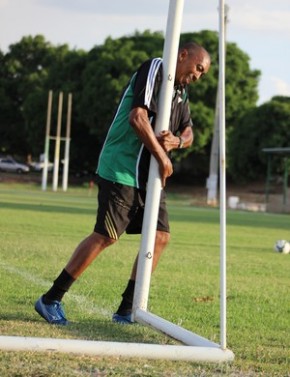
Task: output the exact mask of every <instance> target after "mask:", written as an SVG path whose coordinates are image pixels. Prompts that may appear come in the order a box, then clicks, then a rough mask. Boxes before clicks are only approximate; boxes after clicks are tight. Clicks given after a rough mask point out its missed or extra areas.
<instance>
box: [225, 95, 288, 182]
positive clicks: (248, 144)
mask: <svg viewBox="0 0 290 377" xmlns="http://www.w3.org/2000/svg"><path fill="white" fill-rule="evenodd" d="M289 140H290V97H281V96H277V97H273V98H272V99H271V101H269V102H266V103H265V104H263V105H261V106H259V107H257V108H252V109H251V110H250V111H248V112H247V113H246V114H245V115H244V116H243V117H241V118H240V120H239V122H238V124H237V127H235V128H234V129H233V130H232V132H231V134H230V136H229V154H230V159H229V166H228V170H229V172H230V174H231V176H232V177H233V178H234V179H235V180H236V181H241V180H242V181H248V180H251V179H257V178H261V177H264V176H265V174H266V155H265V153H263V152H262V149H263V148H276V147H279V148H283V147H289ZM280 163H281V159H278V160H277V161H275V162H273V170H276V172H279V171H280V170H281V166H280Z"/></svg>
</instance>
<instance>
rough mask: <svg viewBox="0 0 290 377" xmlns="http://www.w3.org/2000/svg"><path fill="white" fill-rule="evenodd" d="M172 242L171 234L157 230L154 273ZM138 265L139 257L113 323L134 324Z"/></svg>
mask: <svg viewBox="0 0 290 377" xmlns="http://www.w3.org/2000/svg"><path fill="white" fill-rule="evenodd" d="M169 240H170V233H168V232H162V231H160V230H157V232H156V238H155V247H154V257H153V263H152V273H153V272H154V271H155V269H156V267H157V264H158V262H159V259H160V256H161V254H162V253H163V251H164V249H165V247H166V245H167V244H168V242H169ZM137 264H138V255H137V257H136V259H135V262H134V265H133V268H132V271H131V276H130V280H129V281H128V285H127V287H126V289H125V291H124V292H123V294H122V297H123V299H122V301H121V304H120V306H119V308H118V310H117V311H116V313H115V314H114V315H113V321H115V322H119V323H125V324H126V323H132V322H131V312H132V305H133V297H134V289H135V280H136V273H137Z"/></svg>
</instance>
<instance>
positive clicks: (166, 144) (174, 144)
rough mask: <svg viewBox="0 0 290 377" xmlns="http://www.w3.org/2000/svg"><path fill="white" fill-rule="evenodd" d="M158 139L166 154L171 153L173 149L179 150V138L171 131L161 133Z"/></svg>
mask: <svg viewBox="0 0 290 377" xmlns="http://www.w3.org/2000/svg"><path fill="white" fill-rule="evenodd" d="M156 138H157V140H158V141H159V144H160V145H161V147H162V148H163V150H164V151H165V152H170V151H171V150H172V149H177V148H178V146H179V142H180V140H179V137H177V136H174V135H173V133H172V132H171V131H161V133H160V134H159V135H157V136H156Z"/></svg>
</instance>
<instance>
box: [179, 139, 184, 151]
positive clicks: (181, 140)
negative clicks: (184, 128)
mask: <svg viewBox="0 0 290 377" xmlns="http://www.w3.org/2000/svg"><path fill="white" fill-rule="evenodd" d="M178 138H179V144H178V149H182V148H183V146H184V140H183V138H182V137H181V136H178Z"/></svg>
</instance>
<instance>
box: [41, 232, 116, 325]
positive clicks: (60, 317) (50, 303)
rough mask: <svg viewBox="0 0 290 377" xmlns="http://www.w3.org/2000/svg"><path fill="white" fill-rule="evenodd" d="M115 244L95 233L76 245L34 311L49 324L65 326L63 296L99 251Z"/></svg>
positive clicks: (113, 241)
mask: <svg viewBox="0 0 290 377" xmlns="http://www.w3.org/2000/svg"><path fill="white" fill-rule="evenodd" d="M115 242H116V241H115V240H113V239H111V238H109V237H106V236H103V235H101V234H99V233H95V232H93V233H92V234H90V235H89V236H88V237H87V238H85V239H84V240H83V241H82V242H81V243H80V244H79V245H78V247H77V248H76V250H75V252H74V253H73V255H72V257H71V259H70V260H69V262H68V263H67V265H66V266H65V268H64V269H63V270H62V272H61V273H60V275H59V276H58V277H57V278H56V280H55V281H54V284H53V285H52V287H51V288H50V289H49V290H48V291H47V292H46V293H45V294H44V295H43V296H42V297H40V298H39V299H38V301H37V302H36V304H35V310H36V311H37V312H38V313H39V314H40V315H41V316H42V317H43V318H44V319H45V320H46V321H47V322H49V323H54V324H60V325H66V324H67V320H66V318H65V314H64V311H63V308H62V306H61V303H60V302H61V300H62V298H63V296H64V294H65V293H66V292H67V291H68V290H69V288H70V287H71V285H72V284H73V283H74V281H75V280H76V279H77V278H78V277H79V276H80V275H81V274H82V273H83V272H84V270H85V269H86V268H87V267H88V266H89V265H90V264H91V263H92V261H93V260H94V259H95V258H96V257H97V256H98V255H99V254H100V253H101V251H102V250H104V249H105V248H106V247H108V246H110V245H112V244H113V243H115Z"/></svg>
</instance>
